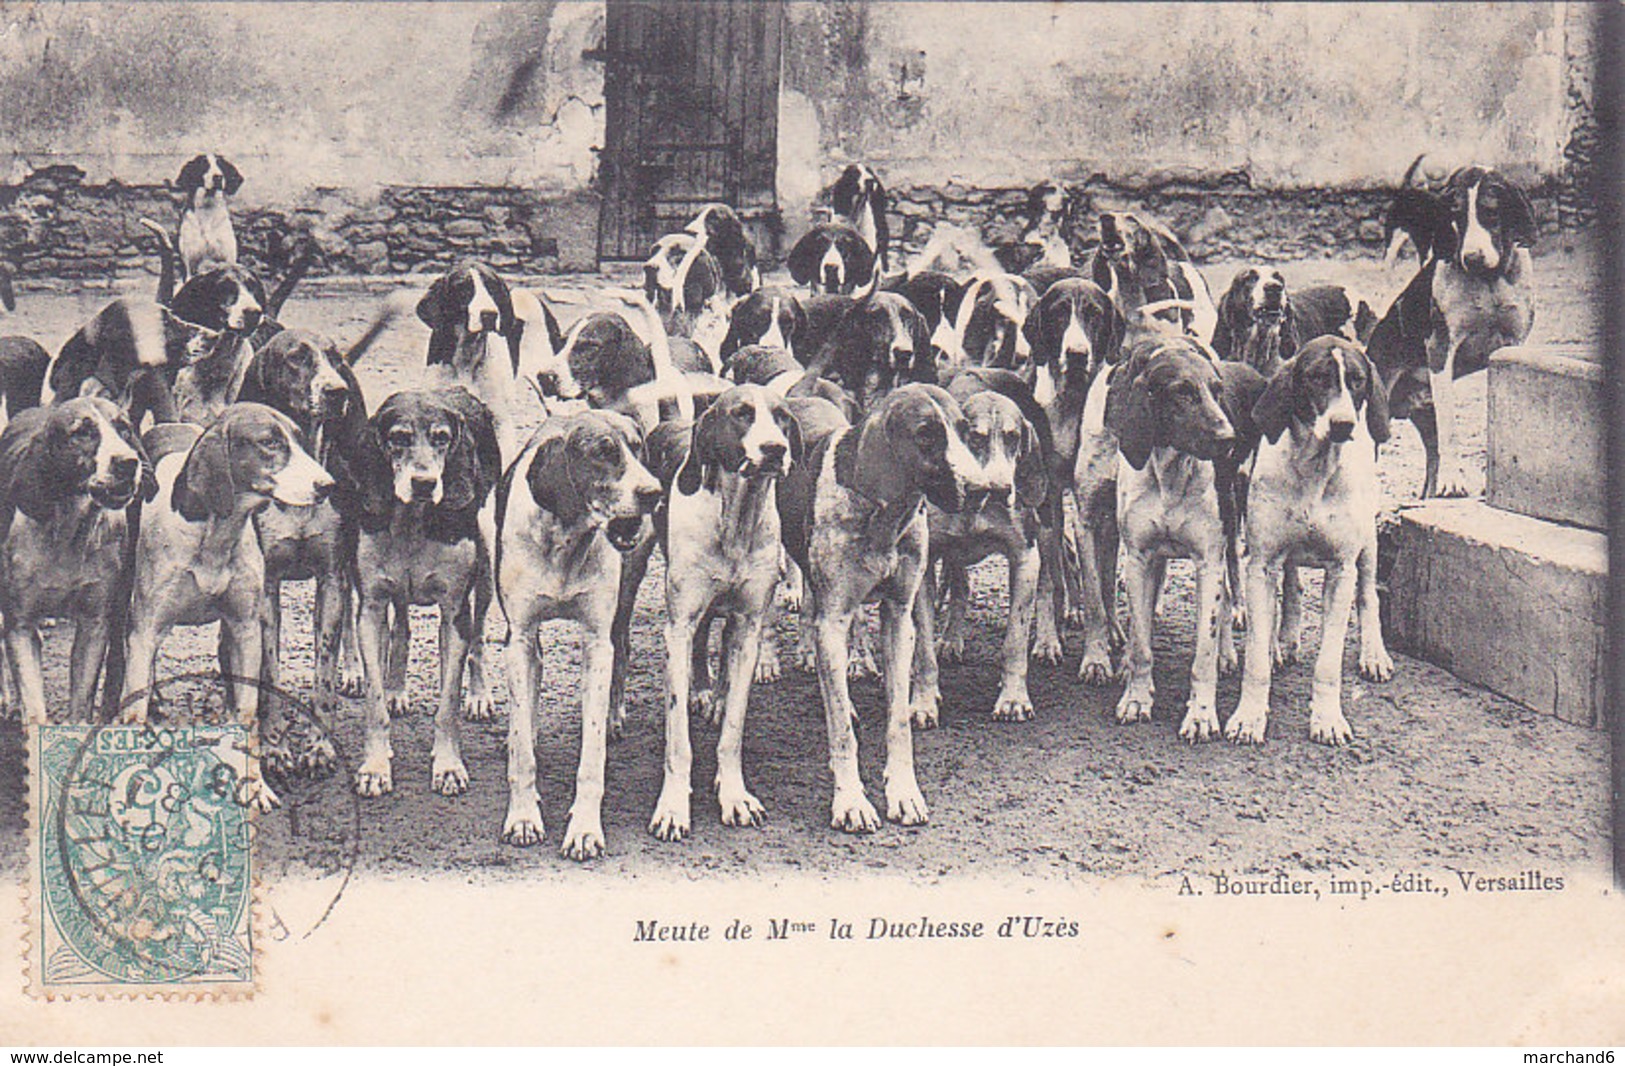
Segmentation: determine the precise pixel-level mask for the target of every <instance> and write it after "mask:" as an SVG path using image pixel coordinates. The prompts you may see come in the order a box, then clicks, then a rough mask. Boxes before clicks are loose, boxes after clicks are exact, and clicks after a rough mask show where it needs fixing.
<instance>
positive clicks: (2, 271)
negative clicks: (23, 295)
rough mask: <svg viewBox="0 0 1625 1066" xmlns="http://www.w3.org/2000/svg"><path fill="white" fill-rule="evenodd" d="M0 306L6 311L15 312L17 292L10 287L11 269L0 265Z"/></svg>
mask: <svg viewBox="0 0 1625 1066" xmlns="http://www.w3.org/2000/svg"><path fill="white" fill-rule="evenodd" d="M0 306H3V307H5V309H6V310H7V311H15V310H17V290H16V289H13V288H12V287H11V268H10V267H8V266H6V264H4V263H0Z"/></svg>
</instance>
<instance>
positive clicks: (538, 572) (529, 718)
mask: <svg viewBox="0 0 1625 1066" xmlns="http://www.w3.org/2000/svg"><path fill="white" fill-rule="evenodd" d="M642 443H643V442H642V435H641V433H640V432H639V430H638V427H637V423H635V422H634V421H632V420H631V419H630V418H627V417H626V416H624V415H621V414H618V413H615V412H611V411H599V410H587V411H581V412H578V413H574V414H568V415H561V416H556V417H553V418H549V419H548V420H547V421H546V422H544V423H542V425H541V426H540V427H539V428H538V429H537V430H536V432H535V434H534V435H533V436H532V437H531V439H530V441H529V443H527V444H526V445H525V447H524V449H523V450H522V451H521V452H520V454H519V457H518V458H517V459H516V460H515V461H514V463H513V464H512V465H511V466H510V467H509V468H508V470H507V472H506V473H505V474H504V475H503V479H502V484H501V486H500V488H499V489H498V494H497V516H498V518H497V521H498V534H497V590H498V596H499V599H500V603H501V605H502V610H503V613H504V614H505V616H506V617H507V620H508V626H509V630H510V633H509V639H508V649H507V652H506V665H507V674H508V687H509V693H510V697H511V701H510V704H509V708H508V813H507V817H506V819H505V820H504V822H503V826H502V839H503V841H504V842H506V843H508V844H514V845H518V846H521V847H525V846H531V845H535V844H538V843H540V842H541V840H542V837H543V826H542V812H541V805H540V799H539V796H538V793H537V787H536V736H535V729H536V727H535V722H536V707H537V702H538V700H539V697H540V687H541V684H542V651H541V645H540V643H539V635H540V628H541V625H542V623H543V622H545V621H548V620H550V619H555V618H568V619H572V620H574V621H577V622H579V623H580V624H581V626H582V629H583V631H584V632H583V638H582V681H581V759H580V766H579V769H578V770H577V773H576V793H575V801H574V803H573V804H572V806H571V808H570V822H569V825H568V826H566V828H565V831H564V837H563V840H562V843H561V847H560V850H561V851H562V852H563V853H564V854H565V855H567V856H569V857H570V858H572V859H576V860H578V861H579V860H585V859H590V858H596V857H597V856H599V855H601V854H603V850H604V827H603V819H602V807H603V799H604V762H605V758H606V744H607V742H608V738H609V734H610V732H611V730H612V728H615V727H616V726H617V725H618V723H616V722H614V721H613V713H612V710H611V707H612V702H613V698H614V689H615V687H616V678H617V675H620V674H622V673H623V672H624V670H625V669H626V661H625V654H624V644H623V645H622V652H621V653H620V654H618V653H617V640H616V635H617V634H616V630H617V628H620V629H622V630H623V631H624V627H625V625H626V620H627V619H629V616H630V612H631V598H632V597H634V596H635V595H636V591H637V583H638V581H639V580H641V578H642V574H641V573H630V574H629V573H625V572H624V567H625V566H626V556H627V554H628V553H631V552H634V551H636V550H639V549H640V548H644V547H646V546H647V544H648V541H649V540H650V538H651V536H652V534H651V533H650V532H649V529H648V522H647V521H646V519H647V517H648V515H649V514H650V513H651V512H653V511H654V509H655V508H656V506H657V505H658V504H659V502H660V495H661V494H660V483H659V482H658V481H656V480H655V477H654V475H653V474H651V473H650V472H649V471H648V469H647V468H646V467H645V466H644V465H643V463H642V461H641V460H640V459H639V453H640V452H641V451H642ZM623 684H624V682H623Z"/></svg>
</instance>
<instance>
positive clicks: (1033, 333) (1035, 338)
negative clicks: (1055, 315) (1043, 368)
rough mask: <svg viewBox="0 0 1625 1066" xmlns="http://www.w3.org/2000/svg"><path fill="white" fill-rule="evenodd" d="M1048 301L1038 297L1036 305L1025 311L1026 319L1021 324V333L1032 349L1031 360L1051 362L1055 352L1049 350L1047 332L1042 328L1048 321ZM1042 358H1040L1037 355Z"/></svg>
mask: <svg viewBox="0 0 1625 1066" xmlns="http://www.w3.org/2000/svg"><path fill="white" fill-rule="evenodd" d="M1048 312H1049V301H1047V300H1045V299H1042V298H1040V299H1039V301H1038V305H1037V306H1036V307H1034V308H1033V309H1032V310H1031V311H1029V312H1027V320H1026V321H1025V322H1023V323H1022V324H1021V335H1022V336H1023V337H1026V338H1027V343H1028V344H1029V345H1030V346H1031V347H1032V350H1033V362H1035V363H1038V362H1053V361H1054V359H1055V353H1054V352H1053V351H1052V350H1051V347H1052V346H1051V344H1050V343H1049V333H1048V331H1047V330H1046V329H1045V328H1044V327H1045V324H1046V323H1048V322H1049V313H1048ZM1040 355H1043V356H1044V358H1043V359H1040V358H1039V356H1040Z"/></svg>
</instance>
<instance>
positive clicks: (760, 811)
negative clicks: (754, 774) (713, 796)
mask: <svg viewBox="0 0 1625 1066" xmlns="http://www.w3.org/2000/svg"><path fill="white" fill-rule="evenodd" d="M717 803H718V805H720V806H721V808H722V824H723V825H732V826H747V825H766V824H767V808H766V807H763V806H762V801H761V800H759V799H757V798H756V797H755V796H752V795H751V794H750V793H749V792H747V791H746V790H745V789H744V788H742V787H741V788H734V789H728V788H722V787H718V789H717Z"/></svg>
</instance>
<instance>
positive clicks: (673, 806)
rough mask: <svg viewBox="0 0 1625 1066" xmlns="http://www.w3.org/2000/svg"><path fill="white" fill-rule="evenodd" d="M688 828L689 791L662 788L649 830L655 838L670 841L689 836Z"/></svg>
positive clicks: (650, 820)
mask: <svg viewBox="0 0 1625 1066" xmlns="http://www.w3.org/2000/svg"><path fill="white" fill-rule="evenodd" d="M688 830H689V812H688V793H687V792H680V791H679V790H676V789H671V790H668V789H664V788H663V789H661V790H660V799H659V801H657V802H656V803H655V812H654V817H652V818H650V819H649V832H650V833H652V834H653V835H654V837H655V839H657V840H664V841H666V842H667V843H670V842H673V841H677V840H682V839H684V838H685V837H687V836H688Z"/></svg>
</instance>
